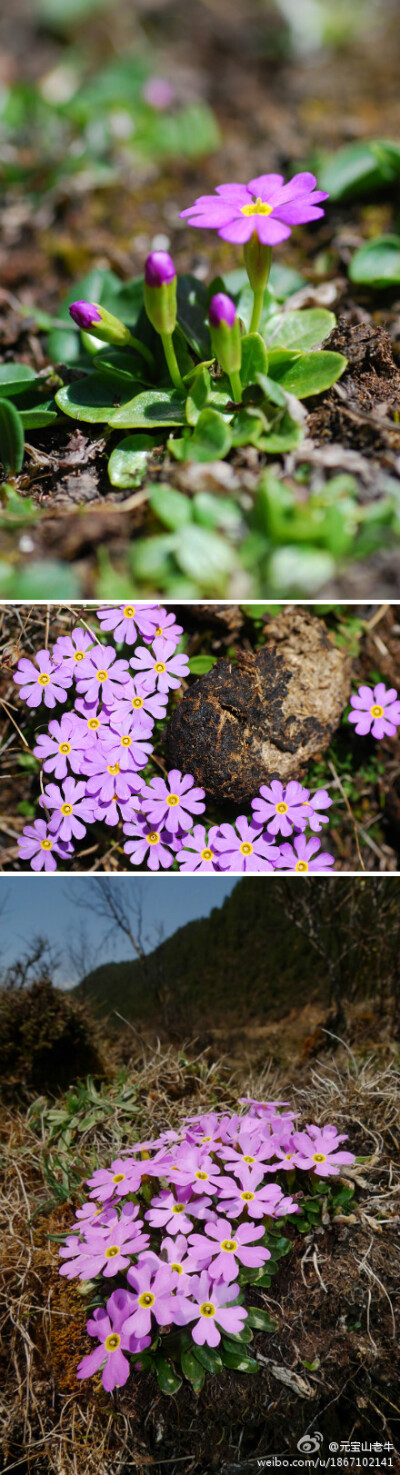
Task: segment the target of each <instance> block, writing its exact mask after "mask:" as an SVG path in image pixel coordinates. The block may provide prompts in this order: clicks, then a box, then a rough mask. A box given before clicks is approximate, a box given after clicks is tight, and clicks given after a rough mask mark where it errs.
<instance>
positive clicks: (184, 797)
mask: <svg viewBox="0 0 400 1475" xmlns="http://www.w3.org/2000/svg"><path fill="white" fill-rule="evenodd" d="M193 785H194V778H193V777H192V774H191V773H185V774H181V772H180V770H179V768H172V769H171V770H170V772H169V774H168V775H167V781H166V780H165V779H163V778H152V779H150V783H149V784H148V785H147V789H146V797H145V798H144V799H143V802H142V809H143V810H144V813H145V814H147V816H148V818H149V820H150V822H151V824H152V825H154V826H155V827H156V828H157V829H158V828H159V826H160V825H162V823H163V822H164V824H165V828H166V830H169V831H170V833H171V834H172V835H176V832H177V830H178V829H179V828H181V829H182V830H190V829H191V826H192V824H193V815H197V814H202V812H203V810H204V808H205V805H204V804H203V799H205V792H204V789H196V788H194V787H193Z"/></svg>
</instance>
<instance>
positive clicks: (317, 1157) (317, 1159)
mask: <svg viewBox="0 0 400 1475" xmlns="http://www.w3.org/2000/svg"><path fill="white" fill-rule="evenodd" d="M313 1163H326V1157H325V1155H324V1153H323V1152H315V1153H314V1157H313Z"/></svg>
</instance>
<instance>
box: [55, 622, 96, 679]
mask: <svg viewBox="0 0 400 1475" xmlns="http://www.w3.org/2000/svg"><path fill="white" fill-rule="evenodd" d="M94 644H95V636H94V635H90V634H89V631H88V630H82V628H81V626H80V625H77V626H76V629H75V630H72V631H71V634H70V635H59V636H58V640H56V642H55V645H53V662H54V665H55V666H57V667H58V670H59V671H60V670H62V671H63V672H64V673H65V675H66V676H70V677H71V680H73V679H74V677H75V676H76V675H77V673H78V671H79V667H80V665H81V662H82V661H84V659H85V656H86V655H87V653H88V650H90V648H91V646H93V645H94Z"/></svg>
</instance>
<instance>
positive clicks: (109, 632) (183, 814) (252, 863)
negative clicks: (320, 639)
mask: <svg viewBox="0 0 400 1475" xmlns="http://www.w3.org/2000/svg"><path fill="white" fill-rule="evenodd" d="M97 614H98V619H99V622H100V627H101V631H102V632H104V634H105V636H106V637H107V638H108V639H110V641H111V639H113V640H114V641H116V642H117V643H121V644H122V645H123V646H125V647H134V653H133V654H130V653H129V659H124V658H121V657H120V656H119V654H118V652H117V650H116V647H115V644H114V643H113V644H111V643H110V644H107V645H103V644H102V642H101V640H100V639H99V637H98V634H96V632H95V631H94V630H91V629H89V628H87V627H86V628H83V627H81V626H79V625H78V626H77V627H76V629H74V630H73V631H72V634H71V635H61V636H59V638H58V639H57V640H56V642H55V645H54V646H53V649H52V652H51V653H50V652H49V651H38V653H37V655H36V656H35V659H34V660H30V659H27V658H25V657H23V658H22V659H21V660H20V661H19V664H18V667H17V670H16V673H15V681H16V682H17V683H18V685H19V687H20V694H21V697H22V698H24V699H25V701H26V702H27V705H28V706H29V707H32V708H38V707H39V704H40V703H43V705H44V706H45V707H50V708H52V709H53V708H55V707H56V705H58V704H61V703H63V704H66V705H67V704H68V705H67V710H64V711H61V712H60V713H59V715H58V716H55V717H54V718H53V720H52V721H50V723H49V725H48V728H47V730H45V731H43V732H39V733H38V736H37V741H36V744H35V747H34V750H33V751H34V754H35V756H36V758H38V759H39V760H40V762H41V764H42V765H43V784H42V793H41V797H40V800H39V803H40V806H41V808H42V809H43V810H44V812H45V815H46V818H44V817H41V818H39V819H37V820H34V821H33V823H30V824H27V825H26V826H25V828H24V830H23V832H22V835H21V836H20V840H19V855H20V859H21V860H22V861H25V862H29V863H30V865H31V866H32V868H33V870H35V871H40V870H46V871H54V870H56V868H57V860H64V861H68V860H69V859H70V857H71V856H72V855H73V854H74V848H75V843H76V842H77V841H80V840H83V839H84V837H85V835H86V831H87V827H88V826H89V825H91V824H94V823H97V822H98V821H103V823H104V824H105V825H106V826H107V827H116V826H119V827H121V826H122V833H123V852H124V854H125V856H127V858H128V861H129V863H130V864H131V865H133V866H138V867H141V868H145V869H147V870H149V871H158V870H159V869H160V867H161V868H162V869H164V870H165V869H170V868H171V866H174V865H175V869H177V868H179V870H180V871H182V872H183V873H184V874H188V873H189V874H190V873H192V872H198V871H200V872H207V871H209V872H211V871H224V872H226V871H231V872H234V873H235V874H241V873H242V872H255V871H274V870H280V871H281V870H284V871H293V872H298V873H300V874H304V873H306V872H308V871H321V870H322V871H324V870H327V869H329V867H331V866H332V865H333V864H334V857H333V855H329V854H328V853H327V852H324V851H321V849H320V843H321V842H320V840H319V839H317V838H316V836H317V835H318V833H319V831H320V830H321V828H322V825H323V824H326V823H327V822H328V818H329V816H328V813H327V812H326V811H327V810H329V807H330V805H331V802H332V801H331V799H330V798H329V795H328V794H327V792H326V791H325V789H321V790H319V791H318V792H317V793H316V794H314V795H313V796H311V794H310V791H309V789H307V788H304V787H303V786H302V784H300V783H297V782H296V781H294V780H293V781H291V782H289V783H288V784H286V785H283V784H282V783H280V782H279V780H277V779H272V781H271V783H270V784H262V785H261V788H260V791H259V794H258V795H257V796H256V797H255V798H254V799H253V800H252V802H251V810H252V813H251V815H244V814H240V815H238V817H237V818H236V820H235V822H234V823H225V822H224V823H222V824H220V825H216V824H214V825H211V827H208V826H207V825H206V824H205V823H198V820H199V817H200V816H202V815H204V812H205V798H206V796H205V792H204V789H202V788H200V787H198V786H196V784H195V780H194V778H193V776H192V774H182V773H181V772H180V770H179V769H171V770H170V771H169V773H167V774H166V776H165V777H161V776H159V775H158V774H157V771H156V769H155V759H154V739H155V734H154V728H155V724H156V723H160V722H163V721H164V720H165V718H166V716H167V706H168V700H169V694H170V692H171V691H177V690H178V689H179V687H180V685H181V682H182V680H183V679H184V678H185V677H187V676H188V674H189V661H188V658H187V656H186V655H183V654H182V653H179V652H178V649H177V647H178V646H179V643H180V639H181V635H182V633H183V632H182V627H181V626H180V625H178V624H177V623H176V620H175V616H174V614H173V613H172V612H167V610H165V609H161V608H160V607H159V606H157V605H150V604H141V605H135V606H134V605H117V606H114V605H113V606H110V607H108V606H107V607H103V608H101V609H99V610H98V611H97ZM141 642H143V643H141ZM71 698H72V701H73V705H72V704H71ZM307 828H309V830H311V836H309V837H308V838H307V837H306V834H305V832H306V830H307ZM289 836H290V837H291V839H290V842H289V841H288V837H289ZM280 837H281V839H282V843H280Z"/></svg>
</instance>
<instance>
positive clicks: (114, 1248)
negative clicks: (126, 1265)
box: [105, 1245, 119, 1260]
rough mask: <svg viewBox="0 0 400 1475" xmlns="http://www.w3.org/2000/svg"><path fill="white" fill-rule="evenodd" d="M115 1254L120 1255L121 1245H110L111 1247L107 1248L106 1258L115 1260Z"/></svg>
mask: <svg viewBox="0 0 400 1475" xmlns="http://www.w3.org/2000/svg"><path fill="white" fill-rule="evenodd" d="M115 1255H119V1245H110V1246H109V1249H108V1250H105V1257H106V1260H114V1258H115Z"/></svg>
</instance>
